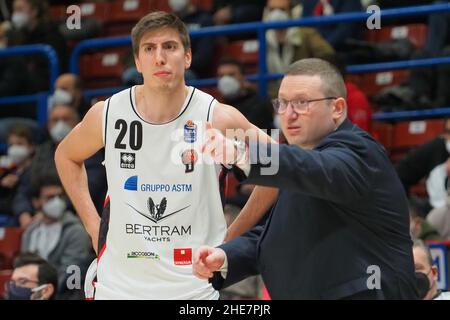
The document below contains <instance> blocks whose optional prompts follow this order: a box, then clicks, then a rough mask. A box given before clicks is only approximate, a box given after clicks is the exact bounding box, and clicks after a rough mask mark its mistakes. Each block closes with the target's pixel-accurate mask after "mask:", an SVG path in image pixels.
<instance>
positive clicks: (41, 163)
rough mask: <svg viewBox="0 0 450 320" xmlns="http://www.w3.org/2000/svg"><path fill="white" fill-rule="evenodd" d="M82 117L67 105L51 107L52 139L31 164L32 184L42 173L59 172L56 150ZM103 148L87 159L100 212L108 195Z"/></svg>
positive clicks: (50, 131)
mask: <svg viewBox="0 0 450 320" xmlns="http://www.w3.org/2000/svg"><path fill="white" fill-rule="evenodd" d="M79 121H80V117H79V115H78V113H77V111H76V110H75V108H73V107H71V106H67V105H56V106H54V107H52V108H51V109H50V112H49V116H48V121H47V129H48V131H49V134H50V137H51V139H50V140H48V141H46V142H44V143H42V144H41V145H39V146H38V148H37V150H36V155H35V157H34V159H33V163H32V165H31V184H34V183H36V181H39V179H40V177H41V176H42V175H49V174H57V172H56V166H55V160H54V157H55V150H56V147H57V146H58V144H59V143H60V142H61V141H62V139H64V137H65V136H66V135H67V134H68V133H69V132H70V131H71V130H72V129H73V128H74V127H75V126H76V125H77V124H78V122H79ZM103 159H104V154H103V150H101V151H99V152H97V153H96V154H94V155H93V156H92V157H91V158H89V159H88V160H86V161H85V163H84V165H85V167H86V171H87V175H88V183H89V191H90V193H91V196H92V199H93V200H94V203H95V206H96V208H97V210H98V212H101V208H102V206H103V202H104V199H105V195H106V173H105V168H104V167H103V165H102V161H103Z"/></svg>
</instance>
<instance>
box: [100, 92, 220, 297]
mask: <svg viewBox="0 0 450 320" xmlns="http://www.w3.org/2000/svg"><path fill="white" fill-rule="evenodd" d="M216 103H217V101H216V100H215V99H214V98H213V97H211V96H210V95H208V94H206V93H204V92H202V91H200V90H198V89H195V88H193V87H189V93H188V95H187V97H186V100H185V102H184V104H183V106H182V108H181V111H180V113H179V115H178V116H177V117H176V118H175V119H174V120H172V121H170V122H167V123H163V124H152V123H148V122H146V121H145V120H143V118H142V117H141V116H140V115H139V114H138V111H137V107H136V100H135V87H133V88H130V89H126V90H123V91H121V92H119V93H117V94H115V95H113V96H112V97H111V98H110V99H108V100H106V101H105V107H104V117H103V129H104V130H103V132H104V142H105V166H106V172H107V178H108V194H109V197H110V220H109V229H108V232H107V235H106V247H105V248H104V250H102V253H101V254H100V256H99V262H98V266H97V283H96V285H95V299H218V297H219V294H218V292H217V291H215V290H214V289H213V288H212V286H211V285H210V284H209V283H208V281H206V280H200V279H198V278H196V277H195V276H194V275H193V274H192V257H193V253H194V251H195V250H196V249H197V248H198V247H199V246H201V245H204V244H206V245H210V246H217V245H220V244H221V243H222V242H223V240H224V237H225V232H226V224H225V219H224V215H223V209H222V203H221V198H220V192H219V181H218V174H219V171H218V169H219V168H218V166H217V165H215V164H213V163H212V161H211V159H210V158H209V159H206V156H205V155H203V154H201V153H200V146H201V143H203V142H204V132H205V123H206V121H211V118H212V113H213V108H214V106H215V105H216Z"/></svg>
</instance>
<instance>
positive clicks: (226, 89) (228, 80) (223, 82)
mask: <svg viewBox="0 0 450 320" xmlns="http://www.w3.org/2000/svg"><path fill="white" fill-rule="evenodd" d="M217 88H218V89H219V91H220V93H221V94H222V95H223V96H224V98H235V97H237V96H238V95H239V91H240V90H241V84H240V83H239V81H238V80H237V79H236V78H234V77H231V76H223V77H221V78H220V79H219V82H218V84H217Z"/></svg>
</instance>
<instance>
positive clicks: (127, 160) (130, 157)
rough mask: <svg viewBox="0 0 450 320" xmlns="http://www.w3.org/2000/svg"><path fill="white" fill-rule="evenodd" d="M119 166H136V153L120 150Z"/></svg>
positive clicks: (124, 167)
mask: <svg viewBox="0 0 450 320" xmlns="http://www.w3.org/2000/svg"><path fill="white" fill-rule="evenodd" d="M120 167H121V168H122V169H134V168H135V167H136V154H135V153H130V152H121V153H120Z"/></svg>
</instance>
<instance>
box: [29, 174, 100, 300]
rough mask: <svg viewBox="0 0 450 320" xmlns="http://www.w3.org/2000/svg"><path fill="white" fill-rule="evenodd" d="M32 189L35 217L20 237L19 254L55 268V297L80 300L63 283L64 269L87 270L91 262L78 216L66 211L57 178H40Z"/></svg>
mask: <svg viewBox="0 0 450 320" xmlns="http://www.w3.org/2000/svg"><path fill="white" fill-rule="evenodd" d="M32 188H33V189H32V197H33V206H34V208H35V210H36V212H37V218H35V220H34V221H33V222H32V223H31V224H30V225H29V226H28V228H27V229H26V230H25V232H24V234H23V236H22V247H21V251H22V252H33V253H36V254H38V255H39V256H41V257H42V258H44V259H46V260H47V261H48V262H49V263H50V264H51V265H53V266H54V267H55V268H56V269H57V271H58V289H57V296H58V297H60V298H63V297H64V298H65V299H81V298H82V296H83V293H82V292H81V291H80V290H71V288H69V287H68V285H67V283H66V280H67V278H68V276H69V275H70V273H68V272H67V271H68V269H67V268H68V267H69V266H72V265H75V266H78V267H79V268H80V270H87V263H88V262H90V261H91V260H92V249H91V244H90V243H91V242H90V238H89V236H88V234H87V233H86V231H85V230H84V227H83V225H82V224H81V222H80V220H79V219H78V217H77V216H76V215H75V214H74V213H73V212H71V211H70V210H68V209H67V208H68V206H67V202H68V199H67V198H66V196H65V194H64V189H63V187H62V185H61V182H60V181H59V179H58V177H57V176H54V175H49V176H45V177H44V176H43V177H42V179H41V180H40V181H39V182H38V183H37V184H36V185H34V186H33V187H32ZM82 278H84V277H82Z"/></svg>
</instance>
